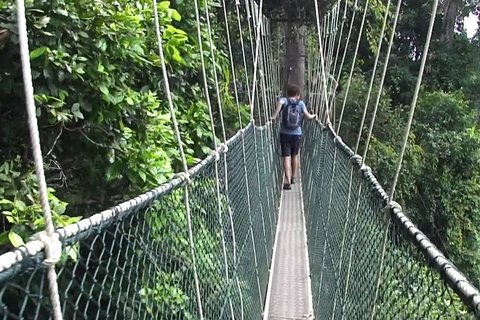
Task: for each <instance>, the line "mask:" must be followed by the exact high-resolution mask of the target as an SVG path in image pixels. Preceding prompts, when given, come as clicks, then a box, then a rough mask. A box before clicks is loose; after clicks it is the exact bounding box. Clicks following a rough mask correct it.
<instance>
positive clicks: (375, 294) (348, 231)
mask: <svg viewBox="0 0 480 320" xmlns="http://www.w3.org/2000/svg"><path fill="white" fill-rule="evenodd" d="M360 160H361V159H360V158H358V156H354V154H353V152H352V151H351V150H350V149H348V147H346V146H345V145H344V144H343V143H342V142H341V141H338V139H336V138H335V134H334V133H333V131H332V130H331V128H329V129H325V130H324V129H321V128H320V126H319V125H308V126H307V128H306V134H305V146H304V152H303V156H302V168H303V170H302V171H303V177H304V185H303V193H304V201H305V214H306V221H307V235H308V249H309V258H310V268H311V280H312V295H313V306H314V311H315V316H316V319H472V318H475V315H477V317H478V316H479V315H480V302H479V301H480V300H479V298H480V296H479V294H478V291H477V290H476V289H475V288H474V287H473V286H472V285H471V284H470V283H468V281H466V279H465V278H464V277H463V275H461V274H460V273H459V272H458V271H457V270H456V269H455V268H454V266H453V265H452V264H451V263H450V262H449V261H448V260H446V259H445V257H444V256H443V255H442V254H441V253H440V252H439V251H438V250H437V249H436V248H435V247H434V246H433V244H431V242H430V241H429V240H428V239H427V238H426V237H425V236H424V235H423V234H422V233H421V232H420V231H419V230H418V229H417V228H416V227H415V226H414V225H413V224H412V223H411V221H410V220H409V219H408V218H407V217H406V216H405V215H404V214H403V213H402V212H401V210H400V209H388V210H386V209H385V206H386V204H387V201H388V198H387V196H386V194H385V192H384V191H383V189H382V188H381V187H380V186H379V184H378V182H377V181H376V179H375V178H374V177H373V175H372V174H371V172H370V171H369V170H368V169H366V168H363V169H360V164H361V162H360ZM384 240H386V242H385V244H386V245H385V254H384V255H383V254H382V253H383V244H384ZM382 262H383V264H382ZM380 271H381V272H380ZM378 279H380V280H379V281H377V280H378Z"/></svg>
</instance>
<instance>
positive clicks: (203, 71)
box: [194, 0, 234, 317]
mask: <svg viewBox="0 0 480 320" xmlns="http://www.w3.org/2000/svg"><path fill="white" fill-rule="evenodd" d="M194 3H195V16H196V19H197V37H198V43H199V48H200V57H201V58H200V59H201V63H202V74H203V85H204V90H205V96H206V98H207V106H208V113H209V116H210V126H211V131H212V135H213V140H214V146H215V149H214V150H215V151H214V152H215V153H216V158H215V190H216V195H217V214H218V221H219V225H220V237H221V239H222V251H223V259H224V265H225V278H226V283H227V285H228V284H229V282H230V276H229V268H228V259H227V249H226V243H225V232H224V230H223V218H222V203H221V193H220V180H219V173H218V161H219V160H220V155H219V154H218V148H217V143H216V141H215V140H216V137H215V136H216V134H215V125H214V117H213V111H212V105H211V102H210V94H209V90H208V81H207V73H206V68H205V59H204V55H203V42H202V35H201V29H200V13H199V7H198V0H195V1H194ZM204 4H205V6H204V9H205V16H206V21H207V34H208V41H209V43H210V56H211V59H212V65H213V75H214V81H215V91H216V97H217V103H218V109H219V113H220V123H221V127H222V138H223V143H224V144H225V148H226V141H227V137H226V133H225V124H224V121H223V111H222V99H221V96H220V88H219V85H218V76H217V68H216V61H215V52H214V50H213V40H212V30H211V26H210V17H209V11H208V3H207V1H205V2H204ZM226 157H227V155H226V152H224V153H223V161H224V167H225V187H226V190H227V199H228V171H227V170H228V166H227V158H226ZM229 213H230V216H231V212H230V210H229ZM230 218H231V219H230V222H233V218H232V217H230ZM232 229H233V225H232ZM228 291H229V292H230V290H228ZM228 300H229V306H230V312H231V314H232V316H233V317H234V310H233V304H232V300H231V297H230V296H229V297H228ZM222 312H223V310H222Z"/></svg>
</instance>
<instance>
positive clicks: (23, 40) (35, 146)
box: [17, 0, 63, 320]
mask: <svg viewBox="0 0 480 320" xmlns="http://www.w3.org/2000/svg"><path fill="white" fill-rule="evenodd" d="M17 21H18V33H19V42H20V56H21V61H22V75H23V83H24V90H25V100H26V107H27V116H28V128H29V132H30V141H31V143H32V152H33V159H34V166H35V173H36V176H37V180H38V187H39V193H40V203H41V205H42V211H43V216H44V218H45V230H46V237H45V236H42V237H41V239H40V240H41V241H42V242H43V244H44V245H45V254H46V260H45V261H44V264H46V265H47V268H48V269H47V270H48V271H47V277H48V286H49V289H50V300H51V302H52V308H53V317H54V319H55V320H61V319H62V318H63V317H62V310H61V307H60V296H59V293H58V283H57V274H56V272H55V264H56V263H57V262H58V261H59V260H60V256H61V253H62V250H61V248H62V245H61V243H60V241H59V239H58V235H57V236H56V237H54V232H55V227H54V225H53V221H52V213H51V211H50V204H49V202H48V192H47V183H46V180H45V173H44V171H43V159H42V150H41V148H40V137H39V132H38V124H37V118H36V115H35V114H36V112H35V100H34V98H33V83H32V70H31V67H30V54H29V49H28V34H27V21H26V18H25V3H24V0H17ZM59 248H60V250H59Z"/></svg>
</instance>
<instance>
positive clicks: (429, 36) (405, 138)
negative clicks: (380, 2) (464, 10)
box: [370, 0, 438, 320]
mask: <svg viewBox="0 0 480 320" xmlns="http://www.w3.org/2000/svg"><path fill="white" fill-rule="evenodd" d="M437 8H438V0H434V2H433V7H432V13H431V16H430V24H429V26H428V31H427V38H426V40H425V47H424V48H423V54H422V61H421V63H420V70H419V71H418V77H417V84H416V85H415V92H414V94H413V99H412V105H411V107H410V112H409V115H408V123H407V126H406V127H405V134H404V136H403V142H402V148H401V151H400V156H399V157H398V162H397V169H396V172H395V177H394V179H393V182H392V186H391V188H390V195H389V197H388V205H387V207H386V208H385V210H386V211H387V212H388V211H390V210H391V208H392V207H393V206H395V202H393V196H394V194H395V187H396V185H397V182H398V177H399V175H400V170H401V168H402V162H403V156H404V155H405V149H406V147H407V142H408V136H409V135H410V129H411V126H412V121H413V115H414V113H415V108H416V106H417V100H418V94H419V92H420V86H421V84H422V78H423V71H424V70H425V63H426V61H427V56H428V50H429V48H430V41H431V39H432V31H433V25H434V24H435V18H436V13H437ZM389 225H390V220H389V223H387V225H386V226H385V229H384V234H383V246H382V256H381V259H380V268H379V272H378V276H377V281H376V286H375V300H374V303H373V307H372V316H371V317H370V319H371V320H373V319H374V316H375V309H376V308H375V304H376V303H377V299H378V293H379V291H380V281H381V278H382V269H383V263H384V261H385V252H386V247H387V239H388V227H389Z"/></svg>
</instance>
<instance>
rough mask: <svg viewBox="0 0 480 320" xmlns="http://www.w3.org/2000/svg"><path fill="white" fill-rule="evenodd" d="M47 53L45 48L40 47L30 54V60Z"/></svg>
mask: <svg viewBox="0 0 480 320" xmlns="http://www.w3.org/2000/svg"><path fill="white" fill-rule="evenodd" d="M46 51H47V47H40V48H37V49H35V50H33V51H32V52H30V60H34V59H36V58H38V57H41V56H42V55H43V54H44V53H45V52H46Z"/></svg>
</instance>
